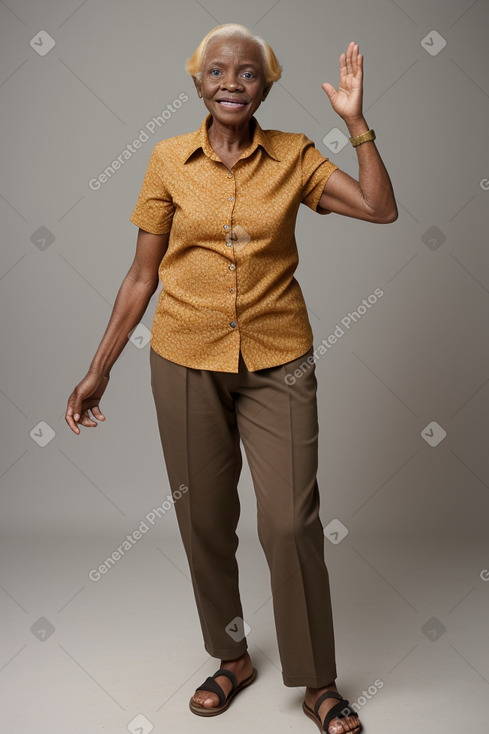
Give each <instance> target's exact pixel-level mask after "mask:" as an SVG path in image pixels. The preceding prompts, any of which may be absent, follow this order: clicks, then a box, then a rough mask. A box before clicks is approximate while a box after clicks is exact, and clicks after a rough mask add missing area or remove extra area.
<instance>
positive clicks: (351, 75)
mask: <svg viewBox="0 0 489 734" xmlns="http://www.w3.org/2000/svg"><path fill="white" fill-rule="evenodd" d="M322 88H323V89H324V91H325V92H326V94H327V95H328V97H329V101H330V102H331V106H332V107H333V109H334V111H335V112H336V113H337V114H338V115H339V116H340V117H342V118H343V120H345V122H346V121H347V120H355V119H357V118H361V117H362V115H363V111H362V99H363V56H362V54H360V53H359V52H358V44H357V43H355V42H354V41H351V42H350V43H349V44H348V48H347V51H346V54H344V53H342V54H341V55H340V83H339V87H338V89H337V90H336V89H335V88H334V87H333V86H332V85H331V84H329V82H324V84H322Z"/></svg>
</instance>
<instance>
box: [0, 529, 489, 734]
mask: <svg viewBox="0 0 489 734" xmlns="http://www.w3.org/2000/svg"><path fill="white" fill-rule="evenodd" d="M165 520H166V519H165ZM165 525H166V527H163V522H162V524H161V525H160V526H158V528H156V527H155V528H154V529H152V531H151V533H146V534H142V535H141V538H140V539H139V540H137V542H134V544H133V545H132V546H131V548H130V550H126V551H125V552H124V555H122V556H120V558H119V560H118V561H117V563H115V564H114V565H113V567H110V568H109V569H108V570H107V572H106V573H104V574H101V573H100V572H99V573H93V571H94V570H95V569H97V568H98V567H99V566H100V565H101V564H102V563H103V562H104V560H105V559H106V558H107V557H108V556H109V555H111V554H112V552H113V551H114V550H115V549H116V548H117V546H118V545H120V544H121V540H123V538H122V539H121V538H120V537H97V536H70V537H64V536H61V535H55V534H53V535H50V536H49V537H46V536H39V537H35V536H33V535H32V534H31V535H30V536H29V537H21V536H16V537H10V538H9V537H8V536H4V537H3V539H2V541H1V543H0V551H1V558H2V574H1V588H0V609H1V614H2V619H3V625H2V628H3V632H4V635H3V640H2V644H1V652H0V689H1V694H0V696H1V700H0V706H1V711H2V715H1V718H2V720H3V725H4V727H5V730H6V731H8V732H9V734H28V733H29V734H30V732H32V733H34V732H35V733H36V734H44V733H46V734H47V733H48V732H49V734H58V733H61V732H63V733H65V732H70V734H78V733H80V734H81V733H82V732H83V734H86V732H110V733H111V734H116V732H127V731H129V732H131V733H133V734H147V733H148V732H150V731H155V732H172V733H174V734H179V733H180V732H182V733H185V734H193V733H194V732H199V734H201V733H202V732H211V731H212V732H228V731H229V728H230V727H232V731H233V733H234V734H240V733H241V732H243V734H244V733H245V732H246V733H248V732H250V731H256V730H259V731H260V732H277V731H280V732H282V733H283V732H305V733H306V732H310V733H311V734H312V732H314V731H317V729H316V728H315V726H314V723H313V722H311V721H310V720H309V719H307V718H306V717H305V715H304V714H303V713H302V711H301V703H302V700H303V694H304V689H301V688H286V687H285V686H284V685H283V683H282V677H281V668H280V661H279V658H278V651H277V645H276V639H275V632H274V626H273V617H272V607H271V599H270V589H269V578H268V569H267V567H266V564H265V561H264V556H263V553H262V550H261V547H260V546H259V543H258V540H257V537H256V535H253V534H250V535H243V537H241V536H240V546H239V550H238V560H239V564H240V583H241V589H242V599H243V607H244V615H245V621H246V622H247V624H248V625H249V626H250V628H251V629H250V632H249V634H248V644H249V649H250V653H251V656H252V660H253V663H254V665H255V667H256V668H257V670H258V678H257V680H256V682H255V683H254V684H253V685H252V686H251V687H250V688H249V689H247V690H246V691H243V692H242V693H241V694H240V695H239V696H238V697H237V698H236V699H235V700H234V702H233V704H232V706H231V707H230V709H229V710H228V711H227V712H226V713H225V714H224V715H222V716H218V717H212V718H211V719H203V718H202V717H197V716H195V715H193V714H192V713H191V712H190V710H189V708H188V700H189V698H190V696H191V694H192V692H193V690H194V689H195V688H196V687H197V685H199V684H200V683H201V682H203V681H204V680H205V678H206V677H207V676H208V675H211V674H212V673H213V672H215V670H216V669H217V667H218V666H216V663H218V661H216V660H214V659H212V658H210V657H209V656H208V654H207V653H206V652H205V650H204V649H203V646H202V641H201V637H200V627H199V624H198V619H197V614H196V610H195V606H194V601H193V595H192V591H191V587H190V582H189V578H188V569H187V566H186V561H185V558H184V555H183V551H182V547H181V544H180V540H179V538H178V536H177V535H176V534H175V529H174V527H171V529H170V525H171V523H166V522H165ZM325 545H326V548H325V554H326V560H327V564H328V569H329V572H330V578H331V586H332V593H333V611H334V617H335V628H336V645H337V664H338V670H339V677H338V679H337V685H338V687H339V690H340V691H341V692H342V693H343V695H344V696H345V697H346V698H348V699H349V700H350V702H355V703H356V706H357V708H358V710H359V712H360V715H361V720H362V722H363V725H364V731H365V732H366V733H367V734H382V733H383V732H393V733H395V734H413V732H414V731H426V732H430V734H438V733H441V732H444V733H445V732H448V733H449V734H451V733H453V734H455V733H456V732H457V734H459V732H462V731H463V732H466V731H467V732H469V731H470V732H471V734H479V732H480V733H482V732H483V731H485V730H486V729H485V727H486V724H484V721H485V720H486V717H485V709H486V700H487V695H488V692H489V689H488V683H489V654H488V653H489V641H488V630H487V619H488V592H489V584H488V583H487V582H486V578H488V577H489V573H488V572H487V567H488V566H489V558H488V557H486V558H485V562H486V566H484V565H483V559H482V554H481V549H480V547H479V548H478V547H477V546H476V545H471V544H468V543H466V542H463V543H461V544H460V548H457V547H456V546H454V541H453V540H451V541H450V543H449V544H448V543H447V544H445V545H444V544H443V543H440V542H438V541H435V540H434V539H424V540H423V539H414V538H410V539H405V540H404V541H403V539H400V538H398V537H395V535H394V534H393V535H392V536H391V537H389V536H386V537H385V538H383V539H380V538H378V537H377V538H375V539H373V538H369V537H368V536H367V535H365V537H355V538H354V539H353V540H352V539H349V538H348V536H347V537H346V538H344V539H343V540H342V541H341V542H340V543H332V542H331V543H330V542H326V543H325ZM436 569H438V571H436ZM484 571H485V573H484ZM91 572H92V573H91ZM90 573H91V577H90V576H89V574H90ZM394 579H395V581H393V580H394Z"/></svg>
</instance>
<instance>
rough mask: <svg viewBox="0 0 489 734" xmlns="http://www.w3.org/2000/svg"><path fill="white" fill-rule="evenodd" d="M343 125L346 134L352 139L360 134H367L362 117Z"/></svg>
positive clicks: (365, 123) (365, 124)
mask: <svg viewBox="0 0 489 734" xmlns="http://www.w3.org/2000/svg"><path fill="white" fill-rule="evenodd" d="M345 125H346V126H347V128H348V132H349V133H350V135H351V136H352V137H354V136H355V135H361V134H362V133H365V132H367V130H368V129H369V127H368V124H367V121H366V120H365V118H364V117H363V115H362V116H361V117H356V118H354V119H352V118H350V119H347V120H345Z"/></svg>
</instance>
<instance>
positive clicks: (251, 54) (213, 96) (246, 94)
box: [196, 38, 271, 125]
mask: <svg viewBox="0 0 489 734" xmlns="http://www.w3.org/2000/svg"><path fill="white" fill-rule="evenodd" d="M270 86H271V85H266V83H265V74H264V68H263V57H262V55H261V52H260V47H259V46H258V44H257V43H256V42H254V41H251V40H249V39H247V38H226V39H215V40H213V41H210V42H209V44H208V46H207V51H206V54H205V59H204V65H203V68H202V81H201V83H200V85H199V84H198V83H197V82H196V87H197V90H198V91H199V94H201V95H202V98H203V100H204V104H205V106H206V107H207V109H208V110H209V112H210V113H211V115H212V117H213V119H215V120H218V121H219V122H222V123H223V124H225V125H243V124H244V123H245V122H247V121H249V120H250V119H251V117H252V116H253V115H254V113H255V112H256V110H257V109H258V107H259V106H260V104H261V103H262V102H263V100H264V99H265V97H266V96H267V94H268V92H269V91H270Z"/></svg>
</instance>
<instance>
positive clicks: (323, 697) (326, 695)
mask: <svg viewBox="0 0 489 734" xmlns="http://www.w3.org/2000/svg"><path fill="white" fill-rule="evenodd" d="M327 698H337V699H338V701H344V699H343V698H341V696H340V694H339V693H336V691H325V692H324V693H322V694H321V695H320V696H319V698H318V700H317V701H316V705H315V706H314V711H315V712H316V716H317V717H318V718H319V707H320V706H321V704H322V703H323V701H326V699H327ZM346 703H348V701H347V702H346ZM324 728H326V727H324Z"/></svg>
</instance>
